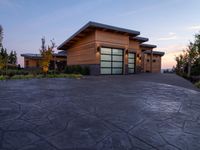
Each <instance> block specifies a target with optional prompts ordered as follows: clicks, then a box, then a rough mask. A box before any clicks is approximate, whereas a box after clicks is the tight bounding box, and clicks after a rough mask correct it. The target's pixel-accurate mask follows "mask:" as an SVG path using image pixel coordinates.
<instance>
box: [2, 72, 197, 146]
mask: <svg viewBox="0 0 200 150" xmlns="http://www.w3.org/2000/svg"><path fill="white" fill-rule="evenodd" d="M0 149H1V150H75V149H76V150H83V149H91V150H94V149H98V150H100V149H102V150H114V149H117V150H129V149H133V150H153V149H156V150H158V149H161V150H199V149H200V92H199V91H198V90H197V89H196V88H194V87H193V85H192V84H190V83H189V82H187V81H186V80H184V79H182V78H180V77H177V76H175V75H167V74H166V75H159V74H140V75H131V76H98V77H86V78H84V79H80V80H77V79H42V80H41V79H33V80H16V81H1V82H0Z"/></svg>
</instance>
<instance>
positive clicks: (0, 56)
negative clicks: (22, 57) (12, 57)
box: [0, 47, 8, 69]
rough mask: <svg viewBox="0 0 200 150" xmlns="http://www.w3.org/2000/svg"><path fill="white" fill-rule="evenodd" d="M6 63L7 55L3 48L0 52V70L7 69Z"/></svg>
mask: <svg viewBox="0 0 200 150" xmlns="http://www.w3.org/2000/svg"><path fill="white" fill-rule="evenodd" d="M7 63H8V53H7V50H6V49H4V48H3V47H2V48H1V50H0V69H3V68H5V67H7Z"/></svg>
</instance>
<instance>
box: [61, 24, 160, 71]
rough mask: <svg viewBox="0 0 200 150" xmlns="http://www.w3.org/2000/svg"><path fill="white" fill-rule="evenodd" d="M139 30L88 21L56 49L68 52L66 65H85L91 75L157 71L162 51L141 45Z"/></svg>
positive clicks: (141, 39) (141, 38)
mask: <svg viewBox="0 0 200 150" xmlns="http://www.w3.org/2000/svg"><path fill="white" fill-rule="evenodd" d="M139 35H140V32H139V31H134V30H129V29H124V28H119V27H114V26H110V25H105V24H101V23H96V22H89V23H87V24H86V25H85V26H83V27H82V28H81V29H80V30H78V31H77V32H76V33H75V34H73V35H72V36H71V37H70V38H69V39H67V40H66V41H64V42H63V43H62V44H61V45H60V46H59V47H58V50H65V51H66V52H67V65H70V66H71V65H81V66H88V67H89V68H90V73H91V74H92V75H99V74H133V73H137V72H160V71H161V57H162V56H163V55H164V52H159V51H153V49H154V48H156V45H151V44H144V42H147V41H148V38H144V37H139Z"/></svg>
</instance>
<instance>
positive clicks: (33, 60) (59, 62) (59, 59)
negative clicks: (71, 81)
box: [21, 51, 67, 70]
mask: <svg viewBox="0 0 200 150" xmlns="http://www.w3.org/2000/svg"><path fill="white" fill-rule="evenodd" d="M21 56H22V57H24V68H26V69H38V68H40V61H41V59H42V56H41V55H40V54H21ZM66 65H67V54H66V51H60V52H58V53H54V54H53V57H52V59H51V61H50V65H49V68H50V69H54V68H58V69H60V70H63V69H64V68H65V67H66Z"/></svg>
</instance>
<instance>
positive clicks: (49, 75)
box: [0, 74, 82, 80]
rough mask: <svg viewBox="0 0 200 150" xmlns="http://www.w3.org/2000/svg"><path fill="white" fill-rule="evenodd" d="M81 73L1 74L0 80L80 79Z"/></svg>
mask: <svg viewBox="0 0 200 150" xmlns="http://www.w3.org/2000/svg"><path fill="white" fill-rule="evenodd" d="M81 77H82V75H81V74H46V75H43V74H38V75H36V74H28V75H13V76H12V77H9V76H3V75H0V80H7V79H11V80H18V79H42V78H75V79H80V78H81Z"/></svg>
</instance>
